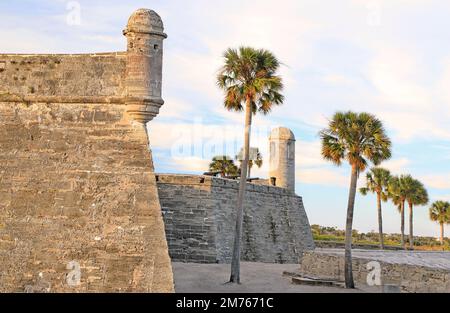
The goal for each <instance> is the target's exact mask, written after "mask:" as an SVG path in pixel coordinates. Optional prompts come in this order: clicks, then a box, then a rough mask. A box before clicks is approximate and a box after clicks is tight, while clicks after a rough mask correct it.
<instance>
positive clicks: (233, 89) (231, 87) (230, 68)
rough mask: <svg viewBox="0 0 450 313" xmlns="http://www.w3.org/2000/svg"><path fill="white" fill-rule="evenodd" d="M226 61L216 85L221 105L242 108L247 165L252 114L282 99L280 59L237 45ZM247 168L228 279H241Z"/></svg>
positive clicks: (261, 51)
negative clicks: (221, 91)
mask: <svg viewBox="0 0 450 313" xmlns="http://www.w3.org/2000/svg"><path fill="white" fill-rule="evenodd" d="M224 59H225V64H224V65H223V67H222V68H221V69H220V72H219V74H218V76H217V84H218V86H219V88H221V89H222V90H224V92H225V101H224V106H225V108H226V109H228V110H230V111H238V112H241V111H243V110H244V109H245V136H244V160H243V162H242V168H243V169H246V168H248V163H249V150H250V133H251V125H252V116H253V114H256V113H257V112H261V113H263V114H268V113H269V112H270V111H271V109H272V107H273V106H274V105H280V104H282V103H283V101H284V97H283V95H282V94H281V91H282V90H283V82H282V79H281V77H280V76H277V75H276V74H277V71H278V69H279V67H280V62H279V61H278V60H277V58H276V57H275V56H274V55H273V54H272V53H271V52H270V51H267V50H264V49H259V50H257V49H253V48H250V47H240V48H239V49H228V50H227V51H226V52H225V53H224ZM246 181H247V171H242V173H241V178H240V184H239V195H238V199H237V218H236V230H235V234H234V236H235V238H234V245H233V256H232V262H231V275H230V282H232V283H240V257H241V255H240V254H241V237H242V221H243V203H244V196H245V186H246Z"/></svg>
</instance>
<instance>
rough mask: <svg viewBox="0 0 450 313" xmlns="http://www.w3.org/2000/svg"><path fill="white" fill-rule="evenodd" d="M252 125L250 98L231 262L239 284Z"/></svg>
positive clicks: (246, 110) (236, 281) (248, 99)
mask: <svg viewBox="0 0 450 313" xmlns="http://www.w3.org/2000/svg"><path fill="white" fill-rule="evenodd" d="M251 125H252V108H251V101H250V98H247V103H246V107H245V142H244V160H243V162H242V170H241V180H240V183H239V195H238V199H237V217H236V229H235V233H234V245H233V256H232V260H231V276H230V282H231V283H237V284H240V283H241V264H240V263H241V237H242V221H243V216H244V197H245V187H246V185H247V171H246V170H245V169H247V167H248V160H249V151H250V133H251Z"/></svg>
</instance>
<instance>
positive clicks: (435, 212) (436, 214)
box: [430, 201, 450, 245]
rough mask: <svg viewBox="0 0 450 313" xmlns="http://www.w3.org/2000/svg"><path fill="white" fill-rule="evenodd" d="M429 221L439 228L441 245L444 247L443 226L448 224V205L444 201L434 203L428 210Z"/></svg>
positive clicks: (449, 213) (449, 216) (449, 219)
mask: <svg viewBox="0 0 450 313" xmlns="http://www.w3.org/2000/svg"><path fill="white" fill-rule="evenodd" d="M430 219H431V220H432V221H433V222H438V223H439V225H440V226H441V237H440V241H441V245H444V225H445V224H450V203H449V202H446V201H436V202H434V203H433V204H432V205H431V208H430Z"/></svg>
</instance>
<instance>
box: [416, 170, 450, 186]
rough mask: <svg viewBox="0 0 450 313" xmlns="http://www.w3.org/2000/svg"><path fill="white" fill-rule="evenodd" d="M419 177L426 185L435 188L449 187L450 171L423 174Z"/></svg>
mask: <svg viewBox="0 0 450 313" xmlns="http://www.w3.org/2000/svg"><path fill="white" fill-rule="evenodd" d="M420 179H421V180H422V181H423V182H424V184H425V185H426V186H427V187H431V188H436V189H443V190H445V189H450V173H444V174H433V175H423V176H421V177H420Z"/></svg>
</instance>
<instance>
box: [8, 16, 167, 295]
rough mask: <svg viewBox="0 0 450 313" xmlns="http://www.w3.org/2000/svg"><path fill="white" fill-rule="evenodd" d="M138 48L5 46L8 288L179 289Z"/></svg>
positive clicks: (147, 20) (148, 21)
mask: <svg viewBox="0 0 450 313" xmlns="http://www.w3.org/2000/svg"><path fill="white" fill-rule="evenodd" d="M157 18H158V17H157V15H156V13H154V12H152V11H149V10H139V11H137V12H136V13H135V14H134V15H133V16H132V19H130V23H129V25H128V30H129V33H131V32H132V31H136V32H137V35H136V34H131V35H133V36H135V37H136V36H138V37H139V36H141V37H145V36H156V35H154V34H155V32H150V31H146V30H140V29H138V30H136V28H133V27H131V26H132V23H135V22H136V21H137V22H138V23H136V24H137V25H139V27H141V28H142V27H144V26H145V27H150V28H151V27H153V26H152V25H153V24H155V19H157ZM156 22H157V25H158V27H162V26H161V25H162V23H161V21H160V20H156ZM130 25H131V26H130ZM139 31H141V32H142V35H139V34H140V33H139ZM150 33H151V34H152V35H149V34H150ZM131 35H129V36H131ZM158 36H159V37H157V36H156V37H157V40H160V39H158V38H160V37H162V35H158ZM156 37H155V38H156ZM155 40H156V39H155ZM140 42H144V43H145V42H146V41H145V40H141V41H140ZM161 42H162V40H161ZM130 46H132V45H130ZM156 48H157V46H156V45H155V50H156ZM158 48H159V49H162V44H159V45H158ZM152 49H153V46H152ZM139 51H140V52H142V51H143V50H142V49H140V50H139ZM139 51H138V52H136V51H132V49H129V50H128V52H118V53H105V54H89V55H5V54H0V266H1V268H2V270H1V272H0V292H24V291H27V292H172V291H173V278H172V269H171V263H170V258H169V255H168V249H167V242H166V238H165V233H164V225H163V220H162V216H161V208H160V205H159V198H158V192H157V186H156V180H155V174H154V169H153V161H152V155H151V151H150V149H149V143H148V136H147V133H146V127H145V122H147V121H149V120H150V119H151V117H153V116H155V115H156V113H157V108H158V106H160V105H162V100H161V101H159V100H158V99H152V98H149V97H147V96H146V94H145V93H148V94H150V96H151V90H149V89H150V87H148V88H147V85H146V84H147V81H146V80H147V78H146V77H144V75H142V79H141V80H140V77H141V76H140V75H139V69H140V68H145V66H144V65H145V64H141V65H142V66H140V65H139V64H140V62H144V63H145V62H146V60H148V59H149V58H152V56H151V55H150V56H149V55H148V54H147V52H145V53H144V52H143V53H141V54H142V55H139V53H140V52H139ZM148 53H149V52H148ZM152 53H153V52H152ZM158 53H162V52H158ZM159 66H160V64H159ZM148 70H149V71H148V73H147V75H151V77H154V76H152V75H153V74H154V72H151V71H150V70H152V71H153V70H154V69H153V68H152V69H148ZM156 70H158V69H156ZM159 87H160V84H159ZM131 90H134V91H133V93H131V92H130V91H131ZM135 91H136V92H135ZM138 91H142V92H141V93H139V92H138ZM157 100H158V101H157ZM156 102H158V103H156ZM155 103H156V109H155V106H154V104H155ZM130 105H131V106H132V107H133V110H132V114H129V112H130V109H129V108H130ZM150 111H151V112H150ZM143 122H144V123H143Z"/></svg>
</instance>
